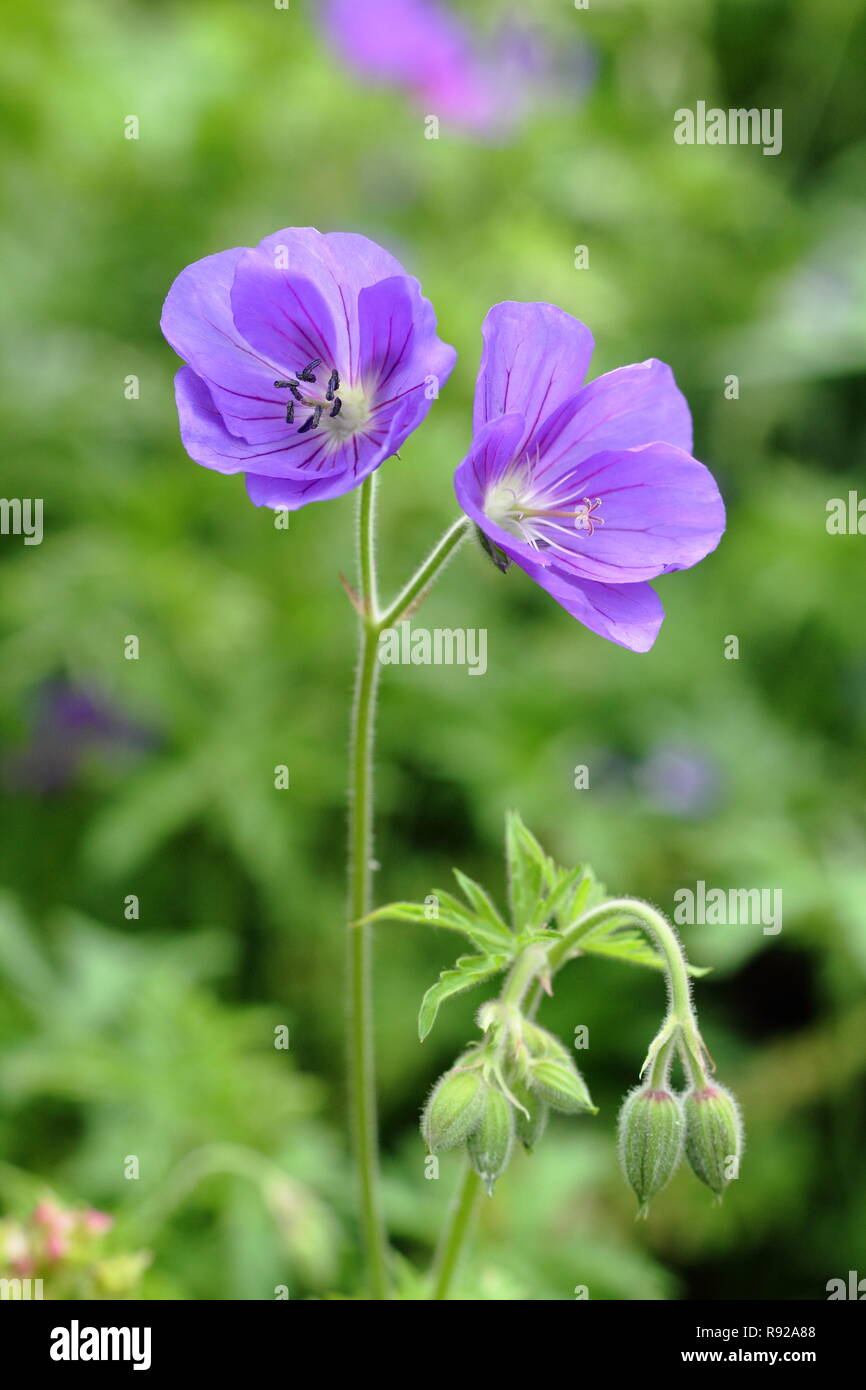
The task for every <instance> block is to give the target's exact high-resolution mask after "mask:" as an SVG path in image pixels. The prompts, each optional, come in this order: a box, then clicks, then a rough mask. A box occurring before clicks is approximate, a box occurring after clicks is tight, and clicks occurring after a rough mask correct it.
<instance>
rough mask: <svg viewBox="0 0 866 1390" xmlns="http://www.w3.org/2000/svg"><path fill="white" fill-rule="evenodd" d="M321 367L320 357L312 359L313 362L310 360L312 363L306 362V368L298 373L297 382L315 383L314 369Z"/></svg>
mask: <svg viewBox="0 0 866 1390" xmlns="http://www.w3.org/2000/svg"><path fill="white" fill-rule="evenodd" d="M321 365H322V359H321V357H314V358H313V360H312V362H308V363H307V365H306V367H305V368H304V370H303V371H302V372H298V380H299V381H315V380H316V377H315V371H316V368H317V367H321Z"/></svg>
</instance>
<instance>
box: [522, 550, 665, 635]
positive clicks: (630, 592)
mask: <svg viewBox="0 0 866 1390" xmlns="http://www.w3.org/2000/svg"><path fill="white" fill-rule="evenodd" d="M518 564H519V565H520V566H521V568H523V569H525V570H526V572H527V574H529V575H530V576H531V578H533V579H534V580H535V582H536V584H540V585H541V587H542V589H546V590H547V592H548V593H549V594H550V596H551V598H555V599H556V602H557V603H558V604H560V605H561V606H562V607H563V608H564V609H565V611H566V612H567V613H570V614H571V616H572V617H573V618H577V620H578V622H580V623H583V625H584V627H588V628H589V629H590V630H591V631H592V632H596V633H598V635H599V637H605V638H607V640H608V641H609V642H615V643H616V644H617V645H618V646H620V647H628V649H629V650H630V651H633V652H646V651H649V649H650V647H651V646H652V645H653V643H654V642H655V640H656V637H657V636H658V633H659V628H660V627H661V625H662V622H663V621H664V616H665V610H664V608H663V607H662V601H661V599H660V598H659V596H658V594H657V593H656V591H655V589H653V588H652V587H651V586H650V585H649V584H597V583H596V582H595V581H594V580H591V579H578V578H577V577H576V576H574V575H572V574H569V573H567V572H565V571H563V570H561V569H559V568H558V567H553V568H550V569H542V567H541V566H540V565H532V564H526V563H525V562H524V561H523V560H519V561H518Z"/></svg>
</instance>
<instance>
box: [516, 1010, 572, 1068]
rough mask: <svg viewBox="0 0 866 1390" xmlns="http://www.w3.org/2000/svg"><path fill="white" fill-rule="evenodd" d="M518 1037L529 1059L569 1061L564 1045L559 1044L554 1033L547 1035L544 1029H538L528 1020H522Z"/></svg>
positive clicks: (535, 1024) (536, 1025)
mask: <svg viewBox="0 0 866 1390" xmlns="http://www.w3.org/2000/svg"><path fill="white" fill-rule="evenodd" d="M520 1036H521V1038H522V1039H523V1042H524V1043H525V1045H526V1048H527V1051H528V1052H529V1055H530V1057H533V1058H535V1057H559V1058H562V1059H563V1060H564V1061H570V1053H569V1051H568V1048H567V1047H566V1046H565V1044H564V1043H561V1042H560V1041H559V1038H557V1037H556V1035H555V1034H554V1033H549V1032H548V1031H547V1029H546V1028H539V1026H538V1024H537V1023H530V1022H529V1020H528V1019H524V1020H523V1021H522V1024H521V1028H520Z"/></svg>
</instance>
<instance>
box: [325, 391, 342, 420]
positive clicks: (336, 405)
mask: <svg viewBox="0 0 866 1390" xmlns="http://www.w3.org/2000/svg"><path fill="white" fill-rule="evenodd" d="M342 409H343V402H342V401H341V400H340V397H339V396H336V397H335V398H334V405H333V408H332V409H331V410H329V411H328V415H329V416H330V418H331V419H332V420H333V419H334V417H335V416H337V415H339V413H340V411H341V410H342Z"/></svg>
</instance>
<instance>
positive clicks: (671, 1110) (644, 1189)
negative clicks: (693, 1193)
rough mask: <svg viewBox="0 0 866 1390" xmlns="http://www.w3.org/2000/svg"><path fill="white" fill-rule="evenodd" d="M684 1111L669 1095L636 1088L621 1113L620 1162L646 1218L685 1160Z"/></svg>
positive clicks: (664, 1092)
mask: <svg viewBox="0 0 866 1390" xmlns="http://www.w3.org/2000/svg"><path fill="white" fill-rule="evenodd" d="M683 1128H684V1122H683V1110H682V1104H681V1102H680V1100H679V1099H678V1097H677V1096H674V1095H672V1094H671V1092H670V1091H661V1090H657V1091H656V1090H652V1089H651V1088H649V1087H643V1086H637V1087H636V1088H635V1090H633V1091H630V1092H629V1094H628V1095H627V1096H626V1098H625V1101H624V1102H623V1107H622V1110H621V1111H620V1112H619V1161H620V1165H621V1167H622V1171H623V1173H624V1175H625V1179H626V1182H628V1184H629V1186H630V1187H631V1188H632V1190H633V1191H634V1193H635V1196H636V1197H637V1199H638V1202H639V1203H640V1214H641V1215H645V1214H646V1211H647V1207H648V1206H649V1200H650V1198H651V1197H654V1196H655V1194H656V1193H657V1192H660V1191H661V1189H662V1188H663V1187H664V1185H665V1183H666V1182H667V1181H668V1180H669V1179H670V1178H672V1177H673V1175H674V1173H675V1172H676V1170H677V1168H678V1167H679V1165H680V1160H681V1158H682V1156H683Z"/></svg>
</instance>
